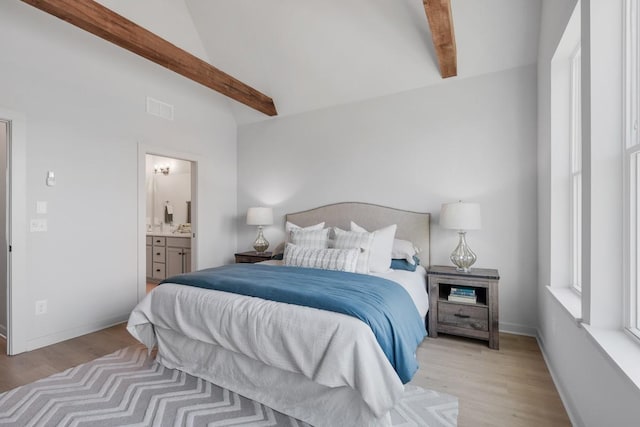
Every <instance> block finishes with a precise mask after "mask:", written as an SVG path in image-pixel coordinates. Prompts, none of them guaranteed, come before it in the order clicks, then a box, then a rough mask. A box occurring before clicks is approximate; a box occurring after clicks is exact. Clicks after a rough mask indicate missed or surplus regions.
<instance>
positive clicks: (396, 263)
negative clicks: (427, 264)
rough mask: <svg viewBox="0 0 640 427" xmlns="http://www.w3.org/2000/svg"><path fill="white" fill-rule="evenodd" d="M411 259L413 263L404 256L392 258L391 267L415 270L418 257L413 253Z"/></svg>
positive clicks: (418, 262)
mask: <svg viewBox="0 0 640 427" xmlns="http://www.w3.org/2000/svg"><path fill="white" fill-rule="evenodd" d="M413 260H414V261H415V264H411V263H410V262H409V261H407V260H406V259H404V258H402V259H397V258H395V259H392V260H391V268H392V269H394V270H407V271H416V268H417V267H418V265H420V259H418V257H417V256H415V255H414V256H413Z"/></svg>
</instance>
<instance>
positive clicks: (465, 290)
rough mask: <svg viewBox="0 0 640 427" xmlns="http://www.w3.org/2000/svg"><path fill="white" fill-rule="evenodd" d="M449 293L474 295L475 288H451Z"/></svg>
mask: <svg viewBox="0 0 640 427" xmlns="http://www.w3.org/2000/svg"><path fill="white" fill-rule="evenodd" d="M449 294H450V295H463V296H465V295H468V296H476V290H475V289H472V288H453V287H452V288H451V290H450V291H449Z"/></svg>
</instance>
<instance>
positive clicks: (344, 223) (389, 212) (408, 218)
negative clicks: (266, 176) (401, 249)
mask: <svg viewBox="0 0 640 427" xmlns="http://www.w3.org/2000/svg"><path fill="white" fill-rule="evenodd" d="M430 217H431V215H430V214H429V213H421V212H411V211H404V210H401V209H394V208H388V207H385V206H379V205H373V204H369V203H357V202H345V203H335V204H332V205H326V206H321V207H319V208H314V209H309V210H307V211H303V212H295V213H290V214H287V215H286V217H285V218H286V220H287V221H290V222H292V223H294V224H296V225H299V226H301V227H307V226H309V225H313V224H317V223H319V222H322V221H324V222H325V225H326V226H327V227H340V228H342V229H343V230H349V227H350V223H351V221H354V222H356V223H357V224H358V225H360V226H362V227H364V228H366V229H367V230H370V231H373V230H377V229H379V228H382V227H386V226H388V225H391V224H397V225H398V229H397V231H396V239H404V240H409V241H411V242H413V244H414V245H416V246H417V247H418V248H420V253H419V254H418V257H419V258H420V264H421V265H424V266H425V267H428V266H429V262H430V254H429V227H430Z"/></svg>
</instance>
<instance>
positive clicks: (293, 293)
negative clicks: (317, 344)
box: [162, 264, 426, 384]
mask: <svg viewBox="0 0 640 427" xmlns="http://www.w3.org/2000/svg"><path fill="white" fill-rule="evenodd" d="M162 283H177V284H182V285H189V286H195V287H199V288H206V289H215V290H218V291H225V292H232V293H236V294H241V295H247V296H252V297H258V298H262V299H268V300H272V301H277V302H283V303H288V304H297V305H303V306H307V307H313V308H318V309H321V310H328V311H334V312H336V313H342V314H347V315H350V316H353V317H356V318H358V319H360V320H362V321H363V322H365V323H366V324H367V325H369V326H370V327H371V330H372V331H373V333H374V335H375V337H376V339H377V341H378V343H379V344H380V347H381V348H382V350H383V351H384V354H385V355H386V357H387V359H389V362H391V365H392V366H393V368H394V369H395V371H396V372H397V373H398V376H399V377H400V379H401V380H402V382H403V383H405V384H406V383H407V382H409V381H410V380H411V378H412V377H413V375H414V374H415V372H416V371H417V370H418V363H417V360H416V356H415V352H416V349H417V347H418V345H419V344H420V342H422V340H423V339H424V337H425V335H426V331H425V325H424V319H422V318H421V317H420V314H419V313H418V310H417V309H416V306H415V304H414V303H413V300H412V299H411V297H410V296H409V294H408V293H407V291H406V290H405V289H404V288H403V287H402V286H400V285H399V284H397V283H395V282H393V281H390V280H387V279H383V278H380V277H375V276H368V275H364V274H355V273H345V272H341V271H331V270H320V269H315V268H302V267H277V266H270V265H259V264H231V265H226V266H223V267H218V268H210V269H206V270H200V271H196V272H193V273H186V274H181V275H178V276H174V277H170V278H168V279H166V280H164V281H163V282H162Z"/></svg>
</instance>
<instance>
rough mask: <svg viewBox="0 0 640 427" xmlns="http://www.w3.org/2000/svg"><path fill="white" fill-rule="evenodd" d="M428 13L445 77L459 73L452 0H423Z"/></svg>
mask: <svg viewBox="0 0 640 427" xmlns="http://www.w3.org/2000/svg"><path fill="white" fill-rule="evenodd" d="M422 3H423V4H424V11H425V13H426V14H427V20H428V21H429V28H431V38H432V39H433V46H434V47H435V49H436V55H437V56H438V64H439V65H440V75H441V76H442V78H443V79H446V78H447V77H452V76H455V75H457V74H458V60H457V52H456V37H455V33H454V31H453V17H452V15H451V0H422Z"/></svg>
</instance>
